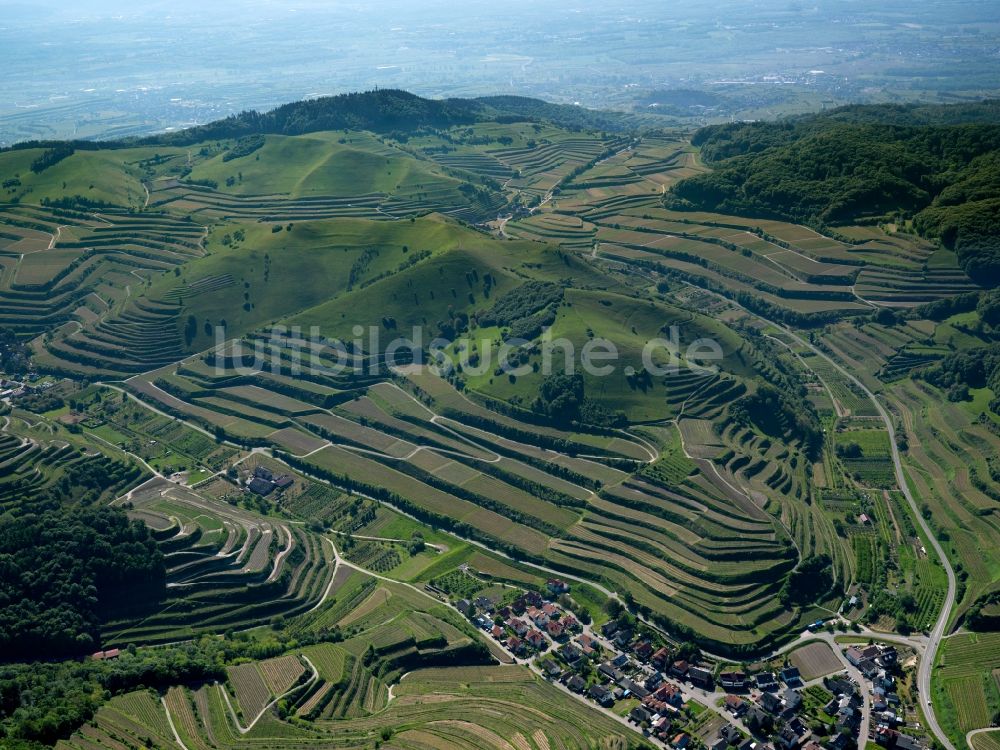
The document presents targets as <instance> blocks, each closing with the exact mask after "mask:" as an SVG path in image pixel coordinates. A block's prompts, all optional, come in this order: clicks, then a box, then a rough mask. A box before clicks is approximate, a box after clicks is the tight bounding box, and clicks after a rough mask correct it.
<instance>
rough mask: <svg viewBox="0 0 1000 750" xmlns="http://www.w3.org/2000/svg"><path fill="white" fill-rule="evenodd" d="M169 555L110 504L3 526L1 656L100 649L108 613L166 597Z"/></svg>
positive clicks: (29, 516) (30, 515)
mask: <svg viewBox="0 0 1000 750" xmlns="http://www.w3.org/2000/svg"><path fill="white" fill-rule="evenodd" d="M165 575H166V574H165V567H164V562H163V555H162V554H161V553H160V551H159V550H158V549H157V546H156V542H155V541H154V539H153V537H152V535H151V534H150V531H149V529H148V528H147V527H146V526H145V525H144V524H142V523H141V522H139V521H131V520H129V518H128V517H127V516H126V515H125V513H124V512H122V511H121V510H117V509H112V508H107V507H103V508H102V507H97V508H80V509H65V508H64V509H51V510H46V511H44V512H41V513H37V514H36V513H26V514H24V515H21V516H18V517H16V518H10V517H8V518H5V519H4V520H3V521H0V659H3V660H9V659H20V660H23V659H25V658H32V657H33V658H39V659H43V658H44V659H49V658H55V657H60V656H74V655H78V654H82V653H87V652H89V651H93V650H94V649H95V648H96V647H97V646H98V645H99V644H100V622H101V615H102V613H103V612H107V611H108V610H109V609H112V608H113V607H114V606H115V605H116V603H117V602H118V601H120V600H123V599H127V600H131V601H135V599H136V597H142V598H151V597H152V598H155V597H159V596H162V594H163V592H164V587H165Z"/></svg>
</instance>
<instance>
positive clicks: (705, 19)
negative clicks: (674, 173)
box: [0, 0, 1000, 145]
mask: <svg viewBox="0 0 1000 750" xmlns="http://www.w3.org/2000/svg"><path fill="white" fill-rule="evenodd" d="M998 38H1000V18H998V17H997V13H996V5H995V3H992V2H988V1H986V0H980V1H979V2H959V1H957V0H933V1H932V2H927V3H920V4H914V3H911V2H904V1H903V0H882V1H881V2H877V3H867V2H859V1H857V0H838V1H835V2H810V1H809V0H761V1H759V2H753V3H748V2H737V1H736V0H723V1H722V2H719V3H714V4H706V3H701V2H693V1H692V0H683V1H682V2H673V3H669V4H667V3H664V2H662V0H631V1H630V2H624V1H622V0H610V2H596V1H595V0H578V1H577V2H573V3H567V4H555V3H537V2H530V1H529V0H512V2H508V3H505V4H504V6H503V11H502V12H498V11H497V8H496V4H495V3H492V2H485V1H484V0H471V2H465V3H462V4H461V5H460V6H459V5H457V4H456V3H453V2H447V1H446V0H427V1H425V2H411V1H409V0H379V2H376V3H365V2H353V1H351V2H316V1H315V0H294V1H292V0H288V1H285V0H254V1H251V2H235V0H222V1H221V2H211V3H203V2H193V1H192V0H172V1H171V2H163V1H160V0H157V1H156V2H145V3H139V4H136V3H126V2H121V0H84V2H79V3H72V4H70V3H65V2H55V1H54V0H42V1H41V2H32V3H28V2H23V1H21V2H0V50H2V51H0V63H2V64H3V69H4V76H3V78H2V80H0V145H3V144H10V143H12V142H15V141H18V140H26V139H31V138H57V137H78V138H93V137H99V138H106V137H115V136H123V135H131V134H137V133H146V132H152V131H156V130H162V129H165V128H177V127H183V126H185V125H189V124H194V123H199V122H205V121H207V120H211V119H214V118H217V117H221V116H225V115H227V114H230V113H232V112H236V111H240V110H243V109H247V108H258V109H260V108H268V107H272V106H275V105H278V104H280V103H283V102H287V101H291V100H297V99H302V98H306V97H312V96H319V95H325V94H334V93H341V92H344V91H352V90H361V89H368V88H372V87H375V86H380V87H396V88H405V89H408V90H410V91H413V92H414V93H418V94H421V95H424V96H431V97H445V96H479V95H490V94H520V95H528V96H536V97H540V98H544V99H547V100H550V101H556V102H566V103H574V102H578V103H580V104H582V105H584V106H590V107H610V108H618V109H639V110H642V109H643V108H650V107H653V108H655V107H656V106H657V105H658V102H657V101H655V100H654V99H655V97H654V99H650V94H651V93H655V92H659V91H663V90H674V89H681V90H696V91H705V92H708V93H710V94H711V95H712V96H721V97H723V98H724V99H725V105H726V106H722V107H721V108H715V109H712V108H711V107H709V111H708V112H707V113H706V115H705V117H704V118H702V119H706V120H707V119H712V118H713V117H715V119H719V118H720V117H721V118H726V117H734V116H767V115H768V114H777V113H779V112H787V111H798V110H804V109H817V108H819V107H821V106H827V105H830V104H838V103H843V102H848V101H892V100H897V101H899V100H913V99H924V100H938V101H948V100H961V99H964V98H977V97H981V96H984V95H989V94H995V93H997V92H998V90H1000V89H998V88H997V84H996V81H998V80H1000V43H998ZM653 111H655V109H654V110H653Z"/></svg>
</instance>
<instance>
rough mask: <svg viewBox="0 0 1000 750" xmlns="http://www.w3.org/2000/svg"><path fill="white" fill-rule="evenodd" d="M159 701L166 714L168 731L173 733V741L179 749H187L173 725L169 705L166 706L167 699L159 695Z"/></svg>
mask: <svg viewBox="0 0 1000 750" xmlns="http://www.w3.org/2000/svg"><path fill="white" fill-rule="evenodd" d="M160 703H162V704H163V712H164V713H165V714H166V715H167V724H169V725H170V731H171V732H173V733H174V742H176V743H177V744H178V746H179V747H180V748H181V750H189V749H188V746H187V745H185V744H184V743H183V742H182V741H181V736H180V735H179V734H178V733H177V727H175V726H174V717H172V716H171V715H170V707H169V706H167V699H166V698H164V697H163V696H160Z"/></svg>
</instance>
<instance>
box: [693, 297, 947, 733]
mask: <svg viewBox="0 0 1000 750" xmlns="http://www.w3.org/2000/svg"><path fill="white" fill-rule="evenodd" d="M697 288H698V289H701V287H697ZM704 291H707V290H704ZM709 294H712V295H713V296H715V297H718V298H719V299H722V300H724V301H726V302H727V303H729V304H732V305H735V306H736V307H738V308H740V309H741V310H743V311H744V312H746V313H747V314H749V315H752V316H753V317H755V318H757V319H758V320H761V321H763V322H765V323H767V324H768V325H771V326H774V327H775V328H777V329H778V330H780V331H782V332H783V333H784V334H785V335H787V336H789V337H790V338H792V339H793V340H794V341H795V342H796V343H798V344H800V345H801V346H805V347H807V348H808V349H809V350H810V351H812V352H813V353H814V354H816V355H817V356H819V357H822V358H823V359H825V360H826V361H827V362H828V363H829V364H830V365H831V366H832V367H833V368H834V369H835V370H837V372H839V373H840V374H841V375H843V376H844V377H845V378H847V379H848V380H850V381H851V382H852V383H854V384H855V385H856V386H857V387H858V388H859V389H860V390H861V392H862V393H864V394H865V395H866V396H867V397H868V398H869V399H870V400H871V402H872V403H873V404H875V408H876V409H877V410H878V413H879V416H880V417H881V418H882V422H883V423H884V424H885V428H886V431H887V432H888V433H889V445H890V447H891V448H892V464H893V469H894V470H895V473H896V483H897V484H898V485H899V488H900V490H901V491H902V492H903V496H904V497H905V498H906V501H907V502H908V503H909V505H910V509H911V510H912V511H913V516H914V517H915V518H916V519H917V523H919V524H920V528H921V530H922V531H923V532H924V535H925V536H926V537H927V539H928V540H929V541H930V544H931V546H932V547H933V548H934V552H935V554H937V556H938V559H939V560H940V561H941V565H942V566H943V567H944V570H945V573H946V574H947V576H948V591H947V593H946V594H945V600H944V604H943V605H942V607H941V613H940V614H939V615H938V619H937V622H936V623H935V624H934V628H933V630H931V633H930V637H929V638H928V640H927V648H926V650H925V651H924V654H923V657H922V658H921V659H920V666H919V668H918V670H917V691H918V692H919V694H920V700H921V701H922V703H921V706H920V708H921V710H922V711H923V714H924V718H925V720H926V721H927V726H928V727H929V728H930V730H931V732H933V733H934V736H935V737H937V739H938V741H939V742H941V744H942V745H943V746H944V748H945V750H956V748H955V746H954V745H953V744H952V742H951V740H950V739H948V735H946V734H945V733H944V730H942V729H941V725H940V724H939V723H938V720H937V717H936V716H935V715H934V706H933V705H932V704H931V703H930V695H931V673H932V672H933V670H934V659H935V657H936V656H937V650H938V646H940V645H941V639H942V638H943V637H944V631H945V628H946V627H947V626H948V619H949V618H950V617H951V611H952V608H953V607H954V606H955V588H956V582H955V571H954V570H953V569H952V567H951V563H950V562H949V561H948V556H947V555H945V553H944V548H943V547H942V546H941V543H940V542H938V540H937V537H935V536H934V534H933V532H932V531H931V528H930V526H929V525H928V523H927V521H926V519H925V518H924V517H923V515H922V514H921V513H920V508H919V506H918V505H917V502H916V500H914V498H913V493H911V492H910V487H909V485H908V484H907V483H906V476H905V475H904V474H903V464H902V461H901V460H900V458H899V448H898V447H897V446H896V430H895V429H894V428H893V426H892V419H891V418H890V417H889V413H888V412H887V411H886V410H885V407H884V406H882V402H880V401H879V400H878V399H877V398H875V394H874V393H872V392H871V390H869V389H868V387H867V386H866V385H865V384H864V383H862V382H861V381H860V380H858V379H857V378H856V377H855V376H854V375H852V374H851V373H850V372H848V371H847V370H845V369H844V368H843V367H841V366H840V364H839V363H837V362H836V361H835V360H834V359H833V358H831V357H830V356H829V355H828V354H827V353H826V352H824V351H822V350H821V349H819V348H818V347H816V346H814V345H813V344H812V343H810V342H809V341H807V340H804V339H802V338H801V337H800V336H799V335H798V334H796V333H794V332H793V331H791V330H789V329H788V328H786V327H785V326H783V325H781V324H780V323H776V322H774V321H773V320H768V319H767V318H765V317H763V316H761V315H758V314H757V313H755V312H753V311H751V310H748V309H747V308H745V307H743V305H741V304H739V303H738V302H735V301H734V300H731V299H729V298H728V297H723V296H722V295H720V294H716V293H715V292H709Z"/></svg>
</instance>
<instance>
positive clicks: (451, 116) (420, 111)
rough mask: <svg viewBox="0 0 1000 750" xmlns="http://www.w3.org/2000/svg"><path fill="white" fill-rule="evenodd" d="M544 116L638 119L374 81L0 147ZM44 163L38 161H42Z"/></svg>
mask: <svg viewBox="0 0 1000 750" xmlns="http://www.w3.org/2000/svg"><path fill="white" fill-rule="evenodd" d="M524 121H528V122H551V123H553V124H556V125H558V126H560V127H564V128H568V129H570V130H584V129H596V130H606V131H618V132H620V131H627V130H631V129H633V128H634V127H635V126H636V125H637V123H638V120H637V119H636V118H635V117H634V116H633V115H629V114H625V113H619V112H605V111H597V110H590V109H584V108H583V107H576V106H572V105H567V104H550V103H549V102H545V101H542V100H541V99H532V98H530V97H524V96H489V97H481V98H478V99H440V100H439V99H425V98H423V97H420V96H417V95H415V94H411V93H409V92H407V91H401V90H398V89H376V90H374V91H363V92H356V93H350V94H338V95H337V96H325V97H320V98H317V99H309V100H306V101H299V102H292V103H290V104H285V105H282V106H280V107H277V108H276V109H272V110H270V111H268V112H257V111H255V110H249V111H245V112H240V113H239V114H235V115H230V116H229V117H226V118H224V119H222V120H216V121H214V122H210V123H207V124H205V125H198V126H196V127H192V128H186V129H184V130H178V131H176V132H173V133H162V134H159V135H155V136H148V137H143V138H124V139H121V140H115V141H73V142H71V143H70V142H64V141H23V142H21V143H17V144H15V145H13V146H11V147H9V148H8V149H6V150H11V149H25V148H38V147H39V146H45V147H47V148H48V149H49V151H47V152H46V153H47V154H49V156H48V157H43V158H45V159H46V162H45V165H44V166H51V164H54V163H56V162H57V161H58V160H59V158H64V155H68V154H70V153H72V152H73V149H74V148H76V149H80V150H100V149H114V148H131V147H134V146H188V145H191V144H194V143H201V142H203V141H209V140H217V139H230V138H239V139H246V140H244V141H242V145H241V148H243V149H244V150H246V149H247V148H249V149H250V150H249V151H246V153H251V152H252V146H253V144H254V143H255V142H256V141H255V140H254V139H253V136H257V135H266V134H271V133H274V134H281V135H302V134H303V133H315V132H320V131H325V130H370V131H372V132H375V133H399V134H413V133H414V132H416V131H419V130H421V129H427V128H429V129H441V128H450V127H454V126H457V125H472V124H474V123H478V122H524ZM42 168H44V167H42Z"/></svg>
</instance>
